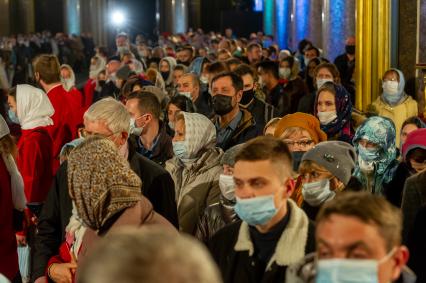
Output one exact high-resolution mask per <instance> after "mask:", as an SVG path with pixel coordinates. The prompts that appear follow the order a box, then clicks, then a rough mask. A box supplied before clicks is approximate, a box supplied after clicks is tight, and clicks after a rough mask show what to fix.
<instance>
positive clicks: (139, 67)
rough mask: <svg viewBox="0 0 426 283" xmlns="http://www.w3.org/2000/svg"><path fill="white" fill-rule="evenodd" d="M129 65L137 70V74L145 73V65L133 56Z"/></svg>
mask: <svg viewBox="0 0 426 283" xmlns="http://www.w3.org/2000/svg"><path fill="white" fill-rule="evenodd" d="M129 67H130V70H132V71H133V72H135V74H136V75H140V74H142V73H143V65H142V63H141V62H140V61H139V60H138V59H135V58H132V59H131V63H130V64H129Z"/></svg>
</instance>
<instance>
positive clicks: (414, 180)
mask: <svg viewBox="0 0 426 283" xmlns="http://www.w3.org/2000/svg"><path fill="white" fill-rule="evenodd" d="M425 182H426V172H422V173H419V174H416V175H414V176H411V177H409V178H408V179H407V181H406V182H405V185H406V186H407V187H414V186H416V187H417V184H419V185H420V184H424V183H425Z"/></svg>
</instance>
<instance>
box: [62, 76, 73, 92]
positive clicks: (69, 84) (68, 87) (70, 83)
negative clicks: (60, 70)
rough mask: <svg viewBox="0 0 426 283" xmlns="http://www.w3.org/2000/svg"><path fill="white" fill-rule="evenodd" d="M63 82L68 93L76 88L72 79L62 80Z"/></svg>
mask: <svg viewBox="0 0 426 283" xmlns="http://www.w3.org/2000/svg"><path fill="white" fill-rule="evenodd" d="M61 82H62V86H63V87H64V89H65V90H66V91H70V90H71V89H72V88H73V86H74V81H73V80H72V79H61Z"/></svg>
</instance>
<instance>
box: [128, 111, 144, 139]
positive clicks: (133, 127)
mask: <svg viewBox="0 0 426 283" xmlns="http://www.w3.org/2000/svg"><path fill="white" fill-rule="evenodd" d="M144 116H145V115H142V116H140V117H139V118H136V119H134V118H130V133H131V134H132V135H136V136H140V135H142V132H143V129H144V126H142V127H138V126H137V125H136V120H139V119H140V118H143V117H144Z"/></svg>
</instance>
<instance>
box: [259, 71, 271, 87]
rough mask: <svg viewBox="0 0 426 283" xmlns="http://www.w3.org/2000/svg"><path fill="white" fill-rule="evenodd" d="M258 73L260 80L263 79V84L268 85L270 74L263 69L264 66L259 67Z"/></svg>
mask: <svg viewBox="0 0 426 283" xmlns="http://www.w3.org/2000/svg"><path fill="white" fill-rule="evenodd" d="M257 74H258V75H259V78H260V80H262V82H263V85H267V84H268V83H269V81H270V75H269V74H268V73H267V72H265V71H264V70H263V68H261V67H259V68H258V69H257Z"/></svg>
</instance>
